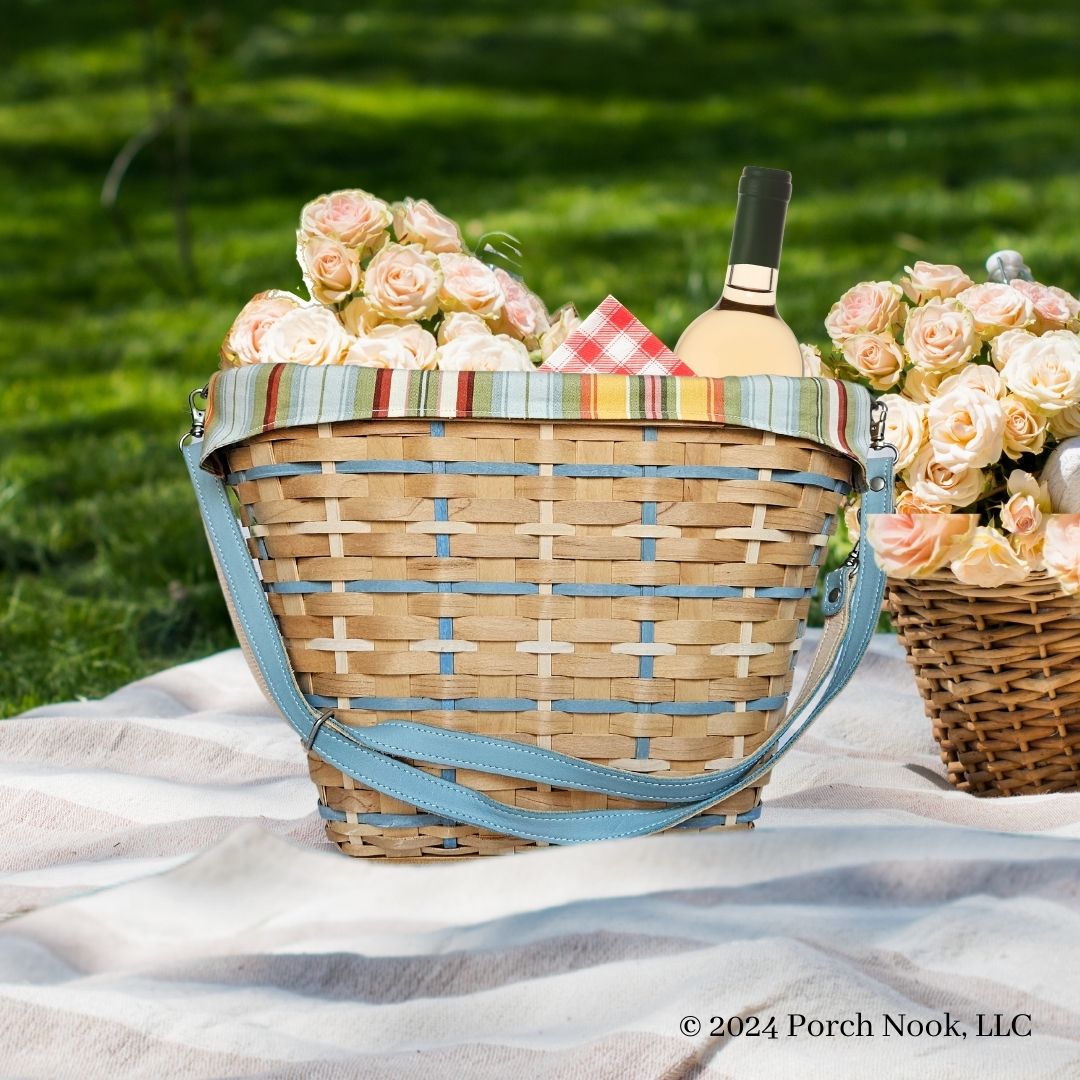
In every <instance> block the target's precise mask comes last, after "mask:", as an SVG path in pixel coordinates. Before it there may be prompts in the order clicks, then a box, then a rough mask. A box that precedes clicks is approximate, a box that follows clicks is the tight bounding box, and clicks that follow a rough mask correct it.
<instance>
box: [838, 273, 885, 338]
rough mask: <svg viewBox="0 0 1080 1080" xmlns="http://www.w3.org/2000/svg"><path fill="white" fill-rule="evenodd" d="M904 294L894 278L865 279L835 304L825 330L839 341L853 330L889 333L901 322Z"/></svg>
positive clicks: (855, 332)
mask: <svg viewBox="0 0 1080 1080" xmlns="http://www.w3.org/2000/svg"><path fill="white" fill-rule="evenodd" d="M903 295H904V294H903V290H901V288H900V286H899V285H894V284H893V283H892V282H891V281H862V282H860V283H859V284H858V285H855V286H853V287H852V288H850V289H848V291H847V292H846V293H844V295H843V296H841V297H840V299H839V300H837V301H836V303H835V304H833V306H832V310H831V311H830V312H829V314H828V317H827V318H826V319H825V330H826V331H827V332H828V335H829V337H830V338H832V340H833V341H835V342H837V344H839V343H840V342H841V341H843V340H844V339H845V338H849V337H851V336H852V335H853V334H885V333H890V332H891V331H892V330H893V329H894V328H895V327H896V326H898V325H899V324H900V322H901V318H902V316H901V310H900V298H901V297H902V296H903Z"/></svg>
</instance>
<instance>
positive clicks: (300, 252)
mask: <svg viewBox="0 0 1080 1080" xmlns="http://www.w3.org/2000/svg"><path fill="white" fill-rule="evenodd" d="M296 257H297V260H298V261H299V263H300V266H301V268H302V269H303V271H304V283H305V284H306V285H307V287H308V292H309V293H311V298H312V299H313V300H318V301H319V303H320V304H337V303H340V302H341V301H342V300H344V299H346V298H347V297H348V296H349V295H350V294H351V293H354V292H356V291H357V289H359V288H360V280H361V276H362V275H361V273H360V258H359V256H358V255H357V251H356V248H350V247H346V246H345V245H344V244H342V243H340V242H339V241H337V240H330V239H328V238H327V237H325V236H309V237H307V238H305V237H304V234H303V233H297V245H296Z"/></svg>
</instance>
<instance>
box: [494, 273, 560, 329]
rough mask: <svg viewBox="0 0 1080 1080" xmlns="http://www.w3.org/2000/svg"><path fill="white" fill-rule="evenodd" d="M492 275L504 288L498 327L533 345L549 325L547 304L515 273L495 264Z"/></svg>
mask: <svg viewBox="0 0 1080 1080" xmlns="http://www.w3.org/2000/svg"><path fill="white" fill-rule="evenodd" d="M495 277H496V279H497V280H498V282H499V285H500V286H501V287H502V291H503V298H504V299H503V311H502V318H501V319H500V320H499V330H500V331H501V332H502V333H504V334H510V335H511V336H512V337H516V338H520V339H521V340H522V341H524V342H525V345H526V347H527V348H536V346H537V345H539V343H540V335H541V334H543V333H544V331H545V330H547V328H548V314H547V308H545V307H544V305H543V303H542V302H541V300H540V298H539V297H538V296H537V295H536V294H535V293H533V292H530V291H529V290H528V289H527V288H526V287H525V286H524V285H523V284H522V283H521V282H520V281H518V279H517V278H516V277H514V276H513V275H512V274H508V273H507V272H506V271H505V270H503V269H501V268H497V269H496V270H495Z"/></svg>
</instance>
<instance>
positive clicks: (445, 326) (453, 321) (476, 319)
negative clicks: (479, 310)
mask: <svg viewBox="0 0 1080 1080" xmlns="http://www.w3.org/2000/svg"><path fill="white" fill-rule="evenodd" d="M490 333H491V324H490V323H489V322H488V321H487V320H486V319H481V318H480V316H479V315H470V314H469V313H468V312H467V311H451V312H450V314H449V315H447V316H446V317H445V318H444V319H443V321H442V322H441V323H440V324H439V344H440V345H445V344H446V343H447V342H448V341H453V340H454V338H459V337H468V336H469V335H470V334H490Z"/></svg>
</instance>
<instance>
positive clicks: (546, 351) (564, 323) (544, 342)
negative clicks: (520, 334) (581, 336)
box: [540, 304, 581, 360]
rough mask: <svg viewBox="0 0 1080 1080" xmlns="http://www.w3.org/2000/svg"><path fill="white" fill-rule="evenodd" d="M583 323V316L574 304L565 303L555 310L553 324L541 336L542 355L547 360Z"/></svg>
mask: <svg viewBox="0 0 1080 1080" xmlns="http://www.w3.org/2000/svg"><path fill="white" fill-rule="evenodd" d="M580 325H581V316H580V315H578V313H577V308H575V307H574V305H573V304H564V305H563V306H562V307H561V308H559V310H558V311H556V312H555V317H554V318H553V319H552V320H551V326H550V327H549V328H548V329H547V330H546V331H545V332H544V334H543V336H542V337H541V338H540V355H541V356H542V357H543V358H544V359H545V360H546V359H547V358H548V357H549V356H551V354H552V353H553V352H555V350H556V349H558V348H559V346H561V345H562V343H563V342H564V341H565V340H566V339H567V338H568V337H569V336H570V335H571V334H572V333H573V332H574V331H575V330H576V329H577V328H578V327H579V326H580Z"/></svg>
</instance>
